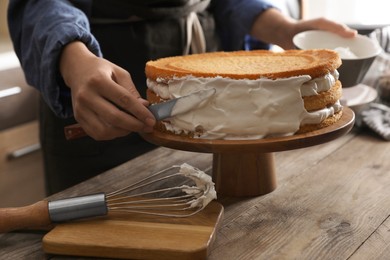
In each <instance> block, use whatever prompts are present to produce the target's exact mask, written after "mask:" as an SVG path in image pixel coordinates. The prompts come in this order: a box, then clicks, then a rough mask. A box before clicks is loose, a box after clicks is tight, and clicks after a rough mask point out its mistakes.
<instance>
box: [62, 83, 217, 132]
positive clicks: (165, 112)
mask: <svg viewBox="0 0 390 260" xmlns="http://www.w3.org/2000/svg"><path fill="white" fill-rule="evenodd" d="M215 92H216V90H215V89H214V88H211V89H205V90H200V91H197V92H194V93H191V94H189V95H187V96H183V97H179V98H174V99H171V100H169V101H166V102H162V103H158V104H154V105H151V106H149V107H148V109H149V110H150V112H152V114H153V115H154V117H155V118H156V120H157V121H160V120H163V119H166V118H169V117H173V116H176V115H180V114H183V113H186V112H188V111H190V110H191V109H193V108H195V107H196V106H197V105H199V104H200V103H201V102H202V101H204V100H206V99H209V98H210V97H211V96H213V95H214V94H215ZM64 131H65V138H66V139H67V140H72V139H77V138H80V137H83V136H87V133H86V132H85V131H84V130H83V128H82V127H81V126H80V125H79V124H74V125H69V126H66V127H65V129H64Z"/></svg>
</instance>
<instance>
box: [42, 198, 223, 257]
mask: <svg viewBox="0 0 390 260" xmlns="http://www.w3.org/2000/svg"><path fill="white" fill-rule="evenodd" d="M222 214H223V207H222V206H221V205H220V204H219V203H217V202H212V203H211V204H209V205H208V206H207V207H206V208H205V209H204V210H203V211H201V212H200V213H198V214H196V215H193V216H191V217H188V218H167V217H158V216H149V215H148V216H145V215H137V214H120V213H110V214H109V215H108V217H106V218H100V219H97V220H92V221H91V220H90V221H78V222H73V223H66V224H61V225H58V226H57V227H55V228H54V229H53V230H52V231H51V232H49V233H48V234H47V235H46V236H45V237H44V238H43V248H44V250H45V252H48V253H54V254H62V255H76V256H77V255H78V256H92V257H93V256H95V257H107V258H126V259H128V258H131V259H194V260H198V259H206V258H207V255H208V252H209V249H208V248H209V246H211V245H212V244H213V242H214V239H215V233H216V228H217V226H218V225H219V222H220V220H221V217H222Z"/></svg>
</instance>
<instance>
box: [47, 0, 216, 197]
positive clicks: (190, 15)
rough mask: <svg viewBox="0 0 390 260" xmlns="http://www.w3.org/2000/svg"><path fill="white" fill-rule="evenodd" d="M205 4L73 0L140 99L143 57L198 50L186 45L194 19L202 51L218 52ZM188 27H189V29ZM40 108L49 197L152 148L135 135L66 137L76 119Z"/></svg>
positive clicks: (157, 0)
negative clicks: (199, 30)
mask: <svg viewBox="0 0 390 260" xmlns="http://www.w3.org/2000/svg"><path fill="white" fill-rule="evenodd" d="M208 2H209V1H208V0H207V1H204V0H173V1H167V0H164V1H161V0H151V1H146V0H138V1H137V0H132V1H127V0H124V1H122V0H110V1H106V0H95V1H92V2H91V1H85V0H84V1H73V3H74V4H75V5H76V6H77V7H79V8H82V10H83V11H84V12H85V13H86V14H87V16H88V17H89V18H90V23H91V31H92V34H93V35H94V36H95V37H96V38H97V40H98V42H99V44H100V47H101V50H102V53H103V56H104V58H106V59H107V60H110V61H111V62H113V63H115V64H117V65H119V66H121V67H122V68H124V69H126V70H127V71H129V72H130V74H131V77H132V80H133V81H134V83H135V85H136V86H137V89H138V91H139V92H140V94H141V95H142V96H143V97H145V95H146V78H145V73H144V69H145V64H146V62H147V61H148V60H153V59H157V58H162V57H167V56H177V55H183V54H185V52H188V53H191V52H192V51H193V50H194V49H195V50H196V51H199V50H198V49H197V48H196V47H194V46H192V45H191V42H190V44H189V43H188V38H189V37H188V35H192V34H193V30H197V27H196V26H194V23H197V22H198V23H199V24H200V25H201V28H202V33H203V37H204V39H205V42H206V45H205V46H203V47H204V51H208V52H209V51H217V50H219V41H218V37H217V35H216V32H215V24H214V19H213V16H212V14H211V13H209V12H208V10H207V6H208ZM194 14H196V17H194ZM189 23H190V25H189ZM189 29H192V32H191V33H189V31H190V30H189ZM192 38H195V41H196V40H197V39H196V37H192ZM40 112H41V113H40V115H41V116H40V134H41V135H40V138H41V145H42V150H43V156H44V168H45V178H46V189H47V193H48V195H50V194H52V193H56V192H59V191H61V190H63V189H66V188H68V187H70V186H73V185H75V184H77V183H79V182H81V181H84V180H86V179H89V178H91V177H93V176H95V175H97V174H100V173H102V172H104V171H106V170H109V169H111V168H113V167H115V166H118V165H120V164H122V163H124V162H127V161H129V160H131V159H133V158H135V157H137V156H139V155H141V154H143V153H146V152H148V151H150V150H152V149H154V148H156V147H155V146H154V145H152V144H150V143H148V142H146V141H144V140H143V139H142V138H141V137H140V136H139V135H138V134H136V133H131V134H130V135H128V136H126V137H122V138H117V139H115V140H111V141H95V140H93V139H92V138H90V137H84V138H81V139H78V140H72V141H67V140H66V139H65V137H64V127H65V126H67V125H70V124H74V123H75V119H74V118H69V119H62V118H58V117H57V116H56V115H55V114H54V113H53V112H52V111H51V110H50V108H49V107H48V106H47V105H46V104H45V103H44V102H43V101H42V102H41V107H40ZM145 163H146V162H145ZM130 174H131V173H130Z"/></svg>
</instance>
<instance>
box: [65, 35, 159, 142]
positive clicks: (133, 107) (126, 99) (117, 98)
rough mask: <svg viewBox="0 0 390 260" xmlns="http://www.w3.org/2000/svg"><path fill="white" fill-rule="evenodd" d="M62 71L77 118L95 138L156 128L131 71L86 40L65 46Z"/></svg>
mask: <svg viewBox="0 0 390 260" xmlns="http://www.w3.org/2000/svg"><path fill="white" fill-rule="evenodd" d="M60 72H61V75H62V77H63V79H64V81H65V84H66V85H67V86H68V87H69V88H70V89H71V95H72V105H73V112H74V117H75V119H76V121H77V122H78V123H79V124H80V125H81V127H82V128H83V129H84V131H85V132H86V133H87V134H88V135H89V136H91V137H92V138H94V139H96V140H110V139H114V138H117V137H121V136H125V135H128V134H129V133H130V132H152V131H153V126H154V124H155V123H156V120H155V118H154V116H153V114H152V113H151V112H150V111H149V110H148V109H147V106H148V105H149V103H148V101H146V100H144V99H142V98H141V96H140V94H139V93H138V91H137V89H136V87H135V86H134V83H133V81H132V79H131V76H130V74H129V73H128V72H127V71H126V70H124V69H122V68H120V67H119V66H117V65H115V64H113V63H111V62H109V61H108V60H106V59H103V58H100V57H97V56H95V55H94V54H93V53H91V52H90V51H89V50H88V48H87V47H86V46H85V45H84V43H82V42H79V41H75V42H72V43H69V44H68V45H67V46H65V48H64V50H63V52H62V55H61V58H60Z"/></svg>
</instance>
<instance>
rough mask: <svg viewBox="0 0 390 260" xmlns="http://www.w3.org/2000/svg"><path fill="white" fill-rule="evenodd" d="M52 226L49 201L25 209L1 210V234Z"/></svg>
mask: <svg viewBox="0 0 390 260" xmlns="http://www.w3.org/2000/svg"><path fill="white" fill-rule="evenodd" d="M50 224H51V221H50V216H49V209H48V202H47V201H40V202H37V203H35V204H32V205H29V206H25V207H19V208H2V209H0V233H6V232H10V231H14V230H20V229H26V228H38V227H47V226H49V225H50Z"/></svg>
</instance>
